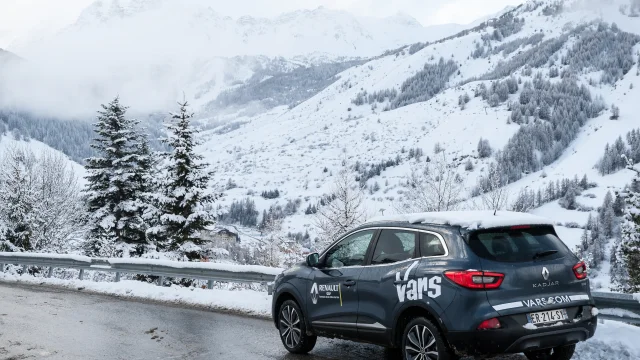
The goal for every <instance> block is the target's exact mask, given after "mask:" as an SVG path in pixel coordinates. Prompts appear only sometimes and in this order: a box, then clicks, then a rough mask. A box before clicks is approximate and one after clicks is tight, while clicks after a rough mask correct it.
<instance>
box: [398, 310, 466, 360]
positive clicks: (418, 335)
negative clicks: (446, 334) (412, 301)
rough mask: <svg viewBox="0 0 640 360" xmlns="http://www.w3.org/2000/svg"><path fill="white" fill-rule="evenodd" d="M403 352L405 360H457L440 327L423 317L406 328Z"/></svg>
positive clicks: (414, 320) (403, 338) (416, 319)
mask: <svg viewBox="0 0 640 360" xmlns="http://www.w3.org/2000/svg"><path fill="white" fill-rule="evenodd" d="M401 351H402V359H403V360H453V359H455V357H454V355H453V354H452V353H451V350H450V349H449V347H448V346H447V344H446V342H445V341H444V339H443V338H442V334H440V330H438V327H437V326H435V325H434V324H433V323H432V322H431V321H429V320H428V319H426V318H423V317H418V318H415V319H413V320H412V321H410V322H409V323H408V324H407V326H405V328H404V334H403V336H402V347H401Z"/></svg>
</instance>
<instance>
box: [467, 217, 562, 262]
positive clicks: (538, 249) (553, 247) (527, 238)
mask: <svg viewBox="0 0 640 360" xmlns="http://www.w3.org/2000/svg"><path fill="white" fill-rule="evenodd" d="M468 239H469V240H468V243H469V246H470V247H471V250H473V252H474V253H475V254H476V255H478V256H480V257H482V258H484V259H489V260H493V261H499V262H526V261H532V260H536V259H540V260H553V259H558V258H561V257H564V256H566V255H567V252H568V249H567V247H566V246H565V245H564V243H563V242H562V241H561V240H560V239H558V237H557V236H556V235H555V232H554V231H553V228H551V227H548V226H535V227H529V226H514V227H511V228H499V229H488V230H481V231H476V232H473V233H471V234H470V236H469V238H468Z"/></svg>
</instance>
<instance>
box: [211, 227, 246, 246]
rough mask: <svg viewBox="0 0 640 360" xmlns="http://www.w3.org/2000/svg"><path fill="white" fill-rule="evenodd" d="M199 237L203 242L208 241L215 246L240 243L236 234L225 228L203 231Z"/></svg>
mask: <svg viewBox="0 0 640 360" xmlns="http://www.w3.org/2000/svg"><path fill="white" fill-rule="evenodd" d="M201 237H202V238H203V239H204V240H209V241H212V242H214V243H217V244H220V243H224V242H236V243H239V242H240V236H238V234H236V233H234V232H233V231H231V230H229V229H226V228H222V229H220V228H217V229H213V230H205V231H203V232H202V233H201Z"/></svg>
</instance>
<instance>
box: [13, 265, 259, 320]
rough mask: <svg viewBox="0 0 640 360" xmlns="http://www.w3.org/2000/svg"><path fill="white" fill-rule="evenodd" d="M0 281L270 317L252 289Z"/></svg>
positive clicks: (29, 279)
mask: <svg viewBox="0 0 640 360" xmlns="http://www.w3.org/2000/svg"><path fill="white" fill-rule="evenodd" d="M0 281H6V282H16V283H26V284H31V285H52V286H60V287H64V288H68V289H72V290H78V289H82V290H84V291H90V292H95V293H99V294H108V295H115V296H120V297H125V298H132V299H151V300H155V301H163V302H169V303H176V304H186V305H197V306H205V307H208V308H211V309H215V310H225V311H232V312H241V313H245V314H249V315H256V316H261V317H267V316H269V315H270V314H271V296H270V295H268V294H267V293H266V292H259V291H253V290H234V291H231V290H217V289H214V290H208V289H199V288H184V287H180V286H176V285H173V286H171V287H162V286H157V285H154V284H149V283H145V282H140V281H129V280H123V281H120V282H94V281H91V280H62V279H54V278H49V279H47V278H37V277H33V276H18V275H12V274H9V273H0Z"/></svg>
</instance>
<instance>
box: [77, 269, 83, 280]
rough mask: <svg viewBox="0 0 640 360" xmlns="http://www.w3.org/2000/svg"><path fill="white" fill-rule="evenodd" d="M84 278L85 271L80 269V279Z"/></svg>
mask: <svg viewBox="0 0 640 360" xmlns="http://www.w3.org/2000/svg"><path fill="white" fill-rule="evenodd" d="M83 277H84V269H80V275H78V279H80V280H83V279H82V278H83Z"/></svg>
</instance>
